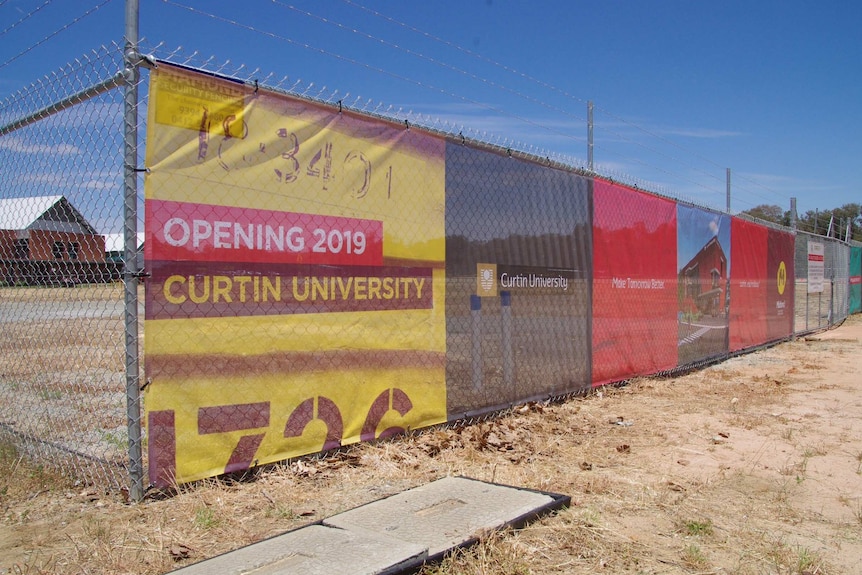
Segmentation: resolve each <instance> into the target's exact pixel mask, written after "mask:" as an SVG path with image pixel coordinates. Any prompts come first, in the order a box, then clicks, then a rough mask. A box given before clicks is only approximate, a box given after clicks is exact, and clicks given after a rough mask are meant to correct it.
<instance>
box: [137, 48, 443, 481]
mask: <svg viewBox="0 0 862 575" xmlns="http://www.w3.org/2000/svg"><path fill="white" fill-rule="evenodd" d="M147 125H148V133H147V160H146V164H147V167H148V168H149V172H148V174H147V179H146V186H145V191H146V202H145V218H146V220H145V224H146V232H147V240H146V244H145V258H146V268H147V271H148V272H149V274H150V276H149V278H148V280H147V293H146V308H145V309H146V312H145V322H144V327H145V332H144V342H145V343H144V351H145V357H146V366H145V369H146V377H147V381H148V382H149V383H148V386H147V388H146V395H145V407H146V412H147V423H148V429H147V431H148V436H147V439H148V455H149V470H150V480H151V482H152V483H154V484H156V485H167V484H170V483H172V482H185V481H192V480H195V479H200V478H203V477H207V476H212V475H216V474H220V473H225V472H232V471H241V470H244V469H248V468H249V467H251V466H254V465H259V464H263V463H268V462H273V461H278V460H283V459H286V458H289V457H293V456H297V455H301V454H306V453H313V452H316V451H320V450H324V449H330V448H333V447H337V446H340V445H345V444H348V443H352V442H356V441H360V440H370V439H376V438H380V437H383V436H387V435H390V434H392V433H395V432H398V431H402V430H407V429H411V428H416V427H422V426H427V425H432V424H435V423H440V422H443V421H445V420H446V383H445V354H446V328H445V310H444V302H445V267H444V258H445V229H444V216H445V170H444V142H443V141H442V140H440V139H438V138H435V137H433V136H429V135H428V134H422V133H419V132H417V131H416V130H409V129H406V128H405V127H404V126H400V125H394V124H388V123H384V122H381V121H377V120H371V119H368V118H361V117H358V116H354V115H351V114H349V113H347V112H339V111H338V110H336V109H333V108H331V107H326V106H319V105H316V104H314V103H310V102H308V101H304V100H299V99H295V98H291V97H288V96H284V95H277V94H272V93H267V92H264V91H262V90H261V91H256V90H254V89H253V88H251V87H248V86H245V85H243V84H238V83H235V82H230V81H227V80H223V79H219V78H214V77H211V76H207V75H204V74H200V73H194V72H189V71H186V70H183V69H180V68H175V67H172V66H169V65H166V64H160V65H159V67H158V68H157V69H155V70H154V71H153V73H152V75H151V84H150V105H149V120H148V124H147Z"/></svg>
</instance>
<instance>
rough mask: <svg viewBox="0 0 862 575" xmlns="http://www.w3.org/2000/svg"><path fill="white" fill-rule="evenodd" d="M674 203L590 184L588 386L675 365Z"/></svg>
mask: <svg viewBox="0 0 862 575" xmlns="http://www.w3.org/2000/svg"><path fill="white" fill-rule="evenodd" d="M676 217H677V212H676V204H675V203H674V202H672V201H670V200H666V199H663V198H659V197H656V196H652V195H649V194H645V193H643V192H641V191H638V190H633V189H631V188H628V187H625V186H621V185H619V184H615V183H611V182H606V181H604V180H600V179H596V180H595V182H594V184H593V301H592V312H593V313H592V354H593V375H592V382H593V385H601V384H603V383H608V382H611V381H618V380H621V379H625V378H628V377H632V376H636V375H643V374H649V373H655V372H657V371H662V370H666V369H670V368H673V367H675V366H676V365H677V274H676V242H677V231H676Z"/></svg>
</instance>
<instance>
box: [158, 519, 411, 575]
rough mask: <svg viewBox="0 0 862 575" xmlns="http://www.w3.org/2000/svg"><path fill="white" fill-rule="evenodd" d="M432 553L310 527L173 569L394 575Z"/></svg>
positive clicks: (239, 574)
mask: <svg viewBox="0 0 862 575" xmlns="http://www.w3.org/2000/svg"><path fill="white" fill-rule="evenodd" d="M427 555H428V554H427V549H426V548H425V547H424V546H423V545H420V544H414V543H408V542H404V541H399V540H396V539H393V538H391V537H385V536H380V535H377V534H375V533H372V532H368V533H362V532H356V531H345V530H343V529H338V528H334V527H325V526H323V525H317V524H315V525H309V526H307V527H303V528H301V529H297V530H296V531H290V532H288V533H285V534H284V535H279V536H276V537H273V538H271V539H266V540H264V541H261V542H259V543H255V544H253V545H249V546H247V547H242V548H240V549H237V550H236V551H232V552H230V553H225V554H224V555H219V556H218V557H213V558H212V559H207V560H205V561H201V562H200V563H195V564H194V565H190V566H188V567H184V568H182V569H179V570H176V571H172V573H174V574H175V575H212V574H213V573H218V574H219V575H246V574H248V575H251V574H254V575H294V574H295V575H300V574H301V575H342V574H343V575H358V574H367V575H391V574H394V573H400V572H402V571H404V570H405V569H408V568H411V567H415V566H418V565H421V564H422V562H423V561H425V559H426V558H427Z"/></svg>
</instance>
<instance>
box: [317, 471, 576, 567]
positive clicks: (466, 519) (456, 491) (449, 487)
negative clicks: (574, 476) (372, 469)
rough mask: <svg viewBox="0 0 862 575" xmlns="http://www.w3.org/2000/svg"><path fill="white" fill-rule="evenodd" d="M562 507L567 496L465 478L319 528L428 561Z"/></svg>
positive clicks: (424, 488) (409, 493) (381, 503)
mask: <svg viewBox="0 0 862 575" xmlns="http://www.w3.org/2000/svg"><path fill="white" fill-rule="evenodd" d="M568 503H569V498H568V497H566V498H562V499H561V498H560V497H559V496H557V497H555V496H552V495H550V494H547V493H539V492H536V491H529V490H525V489H518V488H515V487H507V486H503V485H496V484H492V483H485V482H482V481H477V480H475V479H469V478H466V477H445V478H443V479H440V480H437V481H434V482H432V483H429V484H427V485H423V486H420V487H416V488H414V489H410V490H408V491H405V492H403V493H399V494H397V495H393V496H391V497H388V498H386V499H381V500H379V501H375V502H373V503H369V504H367V505H363V506H362V507H357V508H355V509H351V510H350V511H346V512H344V513H340V514H338V515H335V516H333V517H330V518H329V519H325V520H324V521H323V524H324V525H328V526H332V527H340V528H342V529H346V530H350V531H352V532H354V533H364V534H370V533H376V534H379V535H381V536H388V537H392V538H394V539H398V540H400V541H403V542H407V543H414V544H417V545H421V546H423V547H427V548H428V556H429V560H434V559H438V558H439V557H441V556H442V555H443V554H445V553H446V552H448V551H451V550H452V549H454V548H456V547H460V546H464V545H467V544H470V543H472V542H474V541H475V540H477V539H478V538H479V537H481V536H482V535H483V534H487V533H488V532H491V531H494V530H498V529H501V528H503V527H506V526H515V527H518V526H520V525H521V524H522V523H524V522H525V521H526V520H527V519H530V518H533V517H536V516H538V515H540V514H541V513H542V512H544V511H547V510H549V509H553V508H558V507H563V506H565V505H568Z"/></svg>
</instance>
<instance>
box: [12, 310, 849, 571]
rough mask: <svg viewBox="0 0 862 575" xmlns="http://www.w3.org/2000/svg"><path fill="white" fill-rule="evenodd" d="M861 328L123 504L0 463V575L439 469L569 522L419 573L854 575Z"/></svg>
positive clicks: (194, 539) (422, 477)
mask: <svg viewBox="0 0 862 575" xmlns="http://www.w3.org/2000/svg"><path fill="white" fill-rule="evenodd" d="M860 389H862V316H855V317H853V318H851V319H849V320H848V321H847V322H845V323H844V325H842V326H841V327H839V328H837V329H834V330H832V331H829V332H826V333H822V334H818V335H814V336H809V337H807V338H805V339H800V340H797V341H795V342H790V343H785V344H782V345H779V346H776V347H773V348H770V349H766V350H762V351H758V352H755V353H751V354H748V355H744V356H740V357H737V358H734V359H732V360H729V361H727V362H724V363H722V364H719V365H716V366H712V367H710V368H707V369H705V370H702V371H698V372H695V373H692V374H689V375H686V376H683V377H678V378H672V379H641V380H638V381H635V382H632V383H631V384H630V385H628V386H625V387H620V388H607V389H603V390H601V391H600V392H597V393H594V394H591V395H590V396H588V397H585V398H577V399H572V400H570V401H567V402H565V403H561V404H551V405H540V404H530V405H525V406H522V407H521V408H518V409H514V410H512V411H511V413H509V414H507V415H505V416H502V417H499V418H496V419H493V420H488V421H484V422H479V423H475V424H472V425H465V426H457V427H445V428H440V429H434V430H428V431H425V432H421V433H416V434H413V435H411V436H408V437H403V438H400V439H398V440H395V441H392V442H384V443H380V444H377V445H361V446H356V447H354V448H351V449H348V450H346V451H345V452H343V453H340V454H338V455H335V456H329V457H326V458H324V459H312V460H302V461H295V462H292V463H290V464H289V465H283V466H279V467H273V468H269V469H264V470H260V471H258V472H257V473H256V474H255V475H254V477H249V478H245V479H244V480H242V481H229V480H221V481H206V482H202V483H200V484H195V485H189V486H185V487H183V488H181V489H180V490H179V492H178V493H176V494H173V495H172V496H164V495H158V494H152V496H151V497H149V498H148V499H147V500H146V501H145V502H143V503H141V504H136V505H130V504H127V503H126V502H124V501H123V499H122V496H121V494H116V493H103V492H99V491H96V490H93V489H92V488H89V487H86V486H82V485H75V484H70V483H68V482H67V481H65V480H63V479H62V478H59V477H56V476H54V475H52V474H50V473H48V472H46V471H44V470H41V469H39V468H34V467H31V466H28V465H27V464H26V462H24V461H23V460H21V459H20V458H18V457H17V456H16V454H14V453H12V452H10V451H9V448H8V447H7V448H6V449H5V451H4V452H2V453H0V465H2V466H0V470H3V474H2V476H0V573H61V574H62V573H104V574H112V575H114V574H126V573H146V574H156V573H165V572H167V571H170V570H172V569H175V568H177V567H180V566H182V565H185V564H188V563H190V562H194V561H198V560H201V559H203V558H206V557H209V556H212V555H214V554H217V553H221V552H224V551H227V550H229V549H232V548H236V547H238V546H241V545H245V544H248V543H251V542H253V541H257V540H260V539H262V538H264V537H268V536H272V535H275V534H277V533H281V532H283V531H286V530H289V529H292V528H295V527H298V526H300V525H303V524H305V523H308V522H310V521H314V520H316V519H320V518H322V517H326V516H329V515H332V514H334V513H337V512H339V511H342V510H345V509H349V508H352V507H354V506H356V505H359V504H362V503H365V502H367V501H371V500H374V499H378V498H380V497H384V496H387V495H390V494H393V493H397V492H399V491H401V490H403V489H407V488H409V487H413V486H416V485H420V484H422V483H425V482H427V481H430V480H433V479H436V478H438V477H442V476H445V475H466V476H470V477H475V478H477V479H482V480H488V481H496V482H499V483H504V484H510V485H517V486H524V487H529V488H535V489H541V490H547V491H552V492H556V493H565V494H568V495H571V496H572V506H571V508H569V509H567V510H564V511H562V512H560V513H558V514H555V515H554V516H550V517H546V518H543V519H541V520H540V521H537V522H536V523H534V524H532V525H530V526H528V527H527V528H525V529H523V530H521V531H518V532H516V533H504V534H500V535H496V536H492V537H489V538H488V539H487V540H485V541H483V542H482V543H480V544H479V545H477V546H476V547H473V548H471V549H470V550H469V551H466V552H464V553H459V554H457V555H456V556H454V557H452V558H450V559H448V560H446V561H445V562H444V563H443V564H442V565H437V566H432V567H428V568H427V569H426V571H427V572H428V573H512V574H515V573H521V574H523V573H574V574H581V573H583V574H586V573H597V572H601V573H632V574H634V573H670V574H673V573H704V574H705V573H740V574H747V573H751V574H755V573H758V574H759V573H775V574H787V573H798V574H808V575H814V574H852V573H862V393H860Z"/></svg>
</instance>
